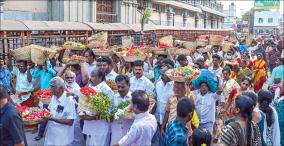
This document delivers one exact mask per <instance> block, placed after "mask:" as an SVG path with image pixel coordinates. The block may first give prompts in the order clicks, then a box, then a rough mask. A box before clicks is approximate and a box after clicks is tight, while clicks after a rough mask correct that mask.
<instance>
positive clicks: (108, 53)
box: [93, 49, 113, 56]
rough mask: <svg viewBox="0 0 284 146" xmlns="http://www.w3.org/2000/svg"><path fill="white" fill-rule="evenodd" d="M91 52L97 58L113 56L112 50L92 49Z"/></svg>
mask: <svg viewBox="0 0 284 146" xmlns="http://www.w3.org/2000/svg"><path fill="white" fill-rule="evenodd" d="M93 52H94V53H95V55H97V56H111V55H112V54H113V51H112V50H100V49H93Z"/></svg>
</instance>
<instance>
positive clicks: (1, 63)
mask: <svg viewBox="0 0 284 146" xmlns="http://www.w3.org/2000/svg"><path fill="white" fill-rule="evenodd" d="M2 66H4V60H3V59H2V58H0V68H2Z"/></svg>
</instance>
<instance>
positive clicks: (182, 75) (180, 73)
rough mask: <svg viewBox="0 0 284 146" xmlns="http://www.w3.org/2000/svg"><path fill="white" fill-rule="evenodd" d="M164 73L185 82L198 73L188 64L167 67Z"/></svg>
mask: <svg viewBox="0 0 284 146" xmlns="http://www.w3.org/2000/svg"><path fill="white" fill-rule="evenodd" d="M166 75H167V76H168V77H169V78H170V79H171V80H173V81H176V82H187V81H188V80H189V79H192V78H195V77H197V76H198V75H199V71H198V70H196V69H193V68H192V67H190V66H186V67H179V68H175V69H169V70H168V71H167V72H166Z"/></svg>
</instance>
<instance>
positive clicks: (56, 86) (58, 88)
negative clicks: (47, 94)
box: [49, 77, 65, 98]
mask: <svg viewBox="0 0 284 146" xmlns="http://www.w3.org/2000/svg"><path fill="white" fill-rule="evenodd" d="M49 85H50V90H51V92H52V94H53V95H55V96H56V97H57V98H59V97H60V96H61V95H62V94H63V92H64V90H65V84H64V80H63V79H62V78H60V77H54V78H52V79H51V80H50V81H49Z"/></svg>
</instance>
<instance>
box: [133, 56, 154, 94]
mask: <svg viewBox="0 0 284 146" xmlns="http://www.w3.org/2000/svg"><path fill="white" fill-rule="evenodd" d="M143 64H144V62H143V61H141V60H137V61H135V62H134V63H133V72H134V75H135V76H134V77H131V78H130V91H131V92H134V91H135V90H143V91H146V92H147V94H154V92H155V91H154V90H155V86H154V84H153V83H152V82H151V81H150V80H149V79H148V78H146V77H145V76H144V75H143V71H144V69H143Z"/></svg>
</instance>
